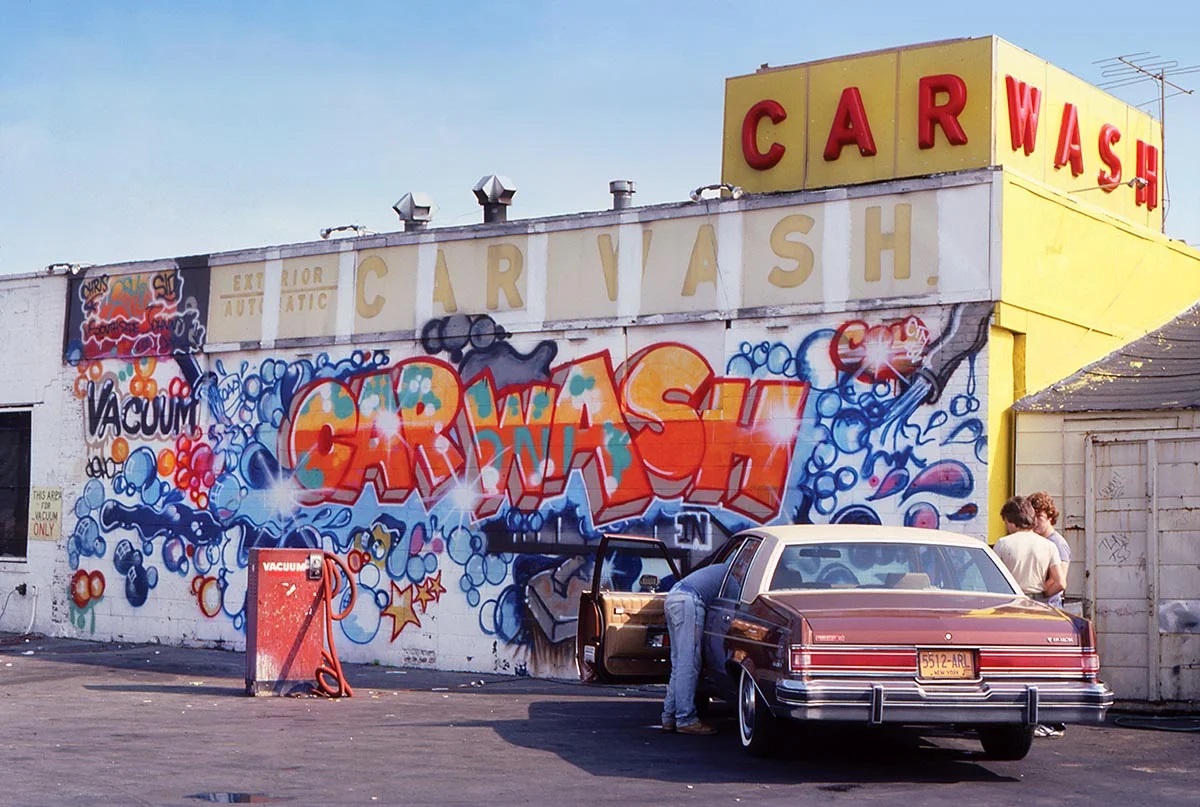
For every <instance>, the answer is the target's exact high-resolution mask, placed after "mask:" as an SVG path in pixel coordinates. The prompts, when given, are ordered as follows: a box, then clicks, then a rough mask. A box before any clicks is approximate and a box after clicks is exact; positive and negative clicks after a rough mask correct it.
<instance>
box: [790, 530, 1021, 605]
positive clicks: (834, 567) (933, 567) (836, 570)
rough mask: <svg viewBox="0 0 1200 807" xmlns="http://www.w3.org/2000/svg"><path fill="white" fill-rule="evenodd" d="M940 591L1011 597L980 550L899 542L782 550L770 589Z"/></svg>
mask: <svg viewBox="0 0 1200 807" xmlns="http://www.w3.org/2000/svg"><path fill="white" fill-rule="evenodd" d="M811 588H890V589H895V588H899V589H942V590H946V591H974V592H987V593H990V594H1012V593H1013V591H1012V587H1011V586H1010V585H1009V583H1008V581H1007V579H1006V578H1005V577H1004V574H1003V573H1002V572H1001V571H1000V569H999V568H998V567H997V566H996V564H995V563H994V562H993V561H992V559H991V557H989V556H988V553H987V551H986V550H985V549H983V548H982V547H963V546H937V545H919V544H901V543H894V542H888V543H862V542H856V543H824V544H800V545H796V546H789V547H787V548H786V549H784V550H783V553H782V554H781V555H780V558H779V562H778V563H777V565H776V567H775V573H774V574H773V575H772V577H771V590H772V591H782V590H788V589H811Z"/></svg>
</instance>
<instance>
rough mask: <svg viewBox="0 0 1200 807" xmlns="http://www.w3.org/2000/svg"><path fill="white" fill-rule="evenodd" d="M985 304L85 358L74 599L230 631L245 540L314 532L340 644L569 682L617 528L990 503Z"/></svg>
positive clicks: (93, 615)
mask: <svg viewBox="0 0 1200 807" xmlns="http://www.w3.org/2000/svg"><path fill="white" fill-rule="evenodd" d="M989 316H990V308H989V307H988V306H986V305H982V306H972V305H964V306H958V307H955V308H952V309H940V308H934V309H928V310H922V311H913V312H900V313H899V314H890V315H887V316H882V315H881V316H879V317H877V318H870V317H855V318H843V319H840V320H839V319H834V318H827V321H824V320H822V321H816V320H815V319H814V324H811V325H808V326H800V325H797V326H796V327H795V328H794V329H792V330H790V331H787V332H786V338H779V339H767V338H762V336H763V335H765V334H767V333H770V334H772V335H773V334H776V333H782V332H780V331H777V330H775V329H773V330H771V331H770V332H767V331H765V330H762V329H760V330H758V331H754V330H753V329H751V328H749V327H746V328H745V333H747V334H749V333H757V334H758V335H759V336H758V338H749V339H747V338H742V339H738V340H735V341H731V342H729V343H728V345H727V353H726V355H723V356H709V355H705V354H703V353H702V352H701V351H699V350H697V349H696V348H695V347H694V346H692V345H689V344H685V343H683V342H681V341H678V340H677V339H676V340H666V341H658V342H654V341H650V342H648V344H647V346H645V347H642V348H640V349H638V350H636V351H631V352H630V353H629V354H628V355H616V354H614V353H613V352H612V351H610V350H608V349H597V348H596V347H595V346H592V348H591V349H586V350H582V351H578V352H577V353H576V354H573V355H568V354H567V348H568V347H570V346H569V345H566V344H565V343H562V344H560V343H558V342H556V341H554V340H552V339H546V338H541V339H538V338H534V339H533V340H532V341H529V339H528V337H526V340H525V341H520V340H519V339H518V337H516V336H514V335H513V334H510V333H508V332H506V331H505V330H504V328H503V327H501V326H500V325H499V324H497V323H496V322H495V321H493V320H492V319H491V318H490V317H487V316H468V315H455V316H451V317H445V318H439V319H436V320H432V321H430V322H428V323H426V325H425V327H424V328H423V329H422V331H421V334H420V337H419V341H418V342H417V343H414V344H394V345H389V346H386V347H380V348H377V349H359V350H353V351H350V352H349V353H348V354H346V355H343V356H341V357H337V356H333V355H330V354H327V353H323V354H320V355H317V356H303V357H295V358H287V357H284V356H276V355H268V354H254V355H253V356H252V355H251V354H217V355H214V356H212V357H210V358H211V362H210V363H209V364H207V365H206V364H204V363H203V362H202V359H204V356H203V354H199V355H198V354H196V353H195V352H193V351H189V350H183V349H178V350H174V351H172V352H170V353H169V354H168V355H165V356H163V355H158V356H151V355H142V354H130V355H127V356H125V357H123V358H111V357H106V358H94V359H93V358H85V357H84V355H82V354H81V355H80V356H78V357H77V359H76V361H75V373H76V378H75V383H74V388H73V389H74V394H75V397H76V399H77V400H78V401H79V404H80V406H81V409H82V412H83V418H82V420H83V425H84V435H83V438H84V444H85V446H86V451H87V456H86V460H85V462H86V471H87V477H88V479H87V482H86V484H84V485H83V487H82V489H81V490H80V491H79V493H78V496H77V498H76V499H75V500H74V505H73V515H74V524H73V528H72V529H71V533H70V535H69V538H68V540H67V554H68V560H69V563H70V566H71V568H72V569H73V570H76V571H75V572H74V577H73V578H72V581H71V596H72V601H73V603H74V605H75V609H76V610H75V613H77V618H76V619H75V620H74V622H75V624H76V626H77V627H80V628H82V627H83V620H84V617H85V616H86V618H87V619H88V620H91V621H92V624H93V626H94V623H95V620H97V619H100V620H103V619H104V618H105V614H107V613H113V614H122V615H137V614H148V615H149V614H153V613H154V609H156V608H158V607H160V605H161V607H164V608H165V607H168V605H169V606H170V607H171V608H173V609H175V610H174V611H173V612H172V613H176V614H177V613H178V607H177V606H176V605H175V603H178V602H180V601H183V602H188V603H191V605H190V606H189V610H190V613H191V615H192V618H193V619H194V620H195V624H196V629H195V630H194V631H193V632H192V633H193V635H195V636H197V637H203V638H209V639H210V640H214V641H229V642H236V641H237V640H238V638H239V636H240V635H241V634H242V633H243V632H244V630H245V625H246V585H247V577H248V575H247V566H248V563H249V558H250V551H251V550H252V549H254V548H261V547H298V548H310V549H314V550H317V549H320V550H325V551H329V552H333V553H335V554H337V555H338V556H339V557H341V558H343V559H344V560H345V562H346V566H347V568H348V569H349V570H350V572H351V574H352V577H353V581H354V585H355V587H356V592H355V593H356V597H355V601H354V606H353V610H352V612H351V613H350V614H348V615H347V617H346V618H345V619H343V620H341V621H340V622H339V623H337V624H338V625H340V630H341V631H342V632H343V633H344V635H345V639H346V640H347V642H348V644H347V642H342V641H341V639H342V637H338V641H339V647H340V648H341V649H342V652H343V654H344V655H345V656H346V657H347V658H356V659H360V660H372V659H381V660H384V661H388V662H390V663H400V664H414V663H415V664H425V665H431V666H443V667H449V668H456V669H479V670H497V671H505V672H512V673H517V674H533V675H550V676H562V677H571V676H573V675H574V667H573V665H574V660H573V654H574V641H573V640H574V636H575V618H576V609H577V606H578V598H579V593H580V591H582V590H583V588H584V587H585V586H586V585H588V582H589V580H590V574H591V570H592V562H593V558H592V555H593V553H594V548H595V545H596V542H597V540H598V538H599V536H600V535H601V533H602V532H604V531H620V532H625V533H633V534H644V535H655V536H658V537H660V538H663V539H665V540H666V541H667V542H668V544H669V545H670V546H672V548H673V550H674V551H676V552H677V554H678V555H679V557H680V558H681V559H682V560H684V561H685V562H694V561H695V560H697V559H698V558H699V557H701V556H702V555H703V554H704V553H706V552H708V551H710V550H711V549H713V548H715V547H716V546H718V545H719V544H720V543H721V541H722V539H723V538H724V537H725V536H726V535H729V534H731V533H733V532H734V531H736V530H738V529H740V528H742V527H745V526H750V525H754V524H767V523H788V522H857V523H896V524H910V525H920V526H932V527H936V526H945V525H946V524H948V523H949V524H964V525H966V524H969V523H970V522H972V521H974V520H975V519H977V518H978V517H979V515H980V513H979V502H980V501H981V500H982V497H983V493H982V491H981V490H979V489H978V488H977V485H976V479H977V478H979V477H980V476H981V475H982V474H983V472H984V464H985V462H986V456H987V445H986V429H985V427H984V423H983V421H982V420H981V413H982V412H983V411H985V401H984V400H982V398H981V393H980V391H979V390H978V377H977V368H976V366H975V361H976V357H977V356H978V355H979V354H980V352H981V351H982V350H983V348H984V346H985V340H986V334H987V324H988V318H989ZM67 526H68V527H69V528H70V527H71V521H70V520H69V519H68V521H67ZM106 579H107V581H108V582H109V583H110V584H111V585H109V586H108V591H107V593H105V588H106V586H105V580H106ZM345 602H347V603H348V602H349V600H348V599H347V600H346V601H345ZM101 606H103V607H104V608H103V609H102V608H101ZM105 609H106V610H105ZM93 629H94V627H93Z"/></svg>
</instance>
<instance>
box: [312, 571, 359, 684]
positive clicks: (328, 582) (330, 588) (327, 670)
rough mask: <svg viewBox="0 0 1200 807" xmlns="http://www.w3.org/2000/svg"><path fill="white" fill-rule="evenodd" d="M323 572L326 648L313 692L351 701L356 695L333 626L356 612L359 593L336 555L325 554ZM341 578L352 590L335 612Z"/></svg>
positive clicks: (318, 668) (317, 671)
mask: <svg viewBox="0 0 1200 807" xmlns="http://www.w3.org/2000/svg"><path fill="white" fill-rule="evenodd" d="M324 572H325V573H324V574H323V575H322V576H321V586H322V589H323V591H324V595H325V647H323V648H322V649H321V666H319V667H317V670H316V676H317V683H316V685H315V686H314V687H313V691H315V692H316V693H317V694H319V695H325V696H326V697H329V698H349V697H351V696H353V695H354V690H353V689H351V688H350V682H349V681H347V680H346V675H345V673H343V672H342V663H341V662H340V661H339V660H338V657H337V649H336V648H335V647H334V646H333V623H334V621H335V620H342V619H345V618H346V617H347V616H349V615H350V612H351V611H353V610H354V600H355V597H356V596H357V593H356V591H355V588H354V580H353V579H352V578H351V577H350V570H349V569H347V568H346V565H345V564H344V563H342V560H341V558H339V557H338V556H337V555H333V554H330V553H329V552H326V553H325V569H324ZM339 575H340V577H339ZM342 579H345V581H346V585H347V586H348V587H349V590H350V599H349V602H347V603H346V607H345V608H344V609H342V610H341V611H339V612H337V613H334V610H333V597H334V595H335V594H337V593H338V591H339V590H340V589H341V587H342V585H341V580H342Z"/></svg>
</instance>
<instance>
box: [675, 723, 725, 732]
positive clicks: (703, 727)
mask: <svg viewBox="0 0 1200 807" xmlns="http://www.w3.org/2000/svg"><path fill="white" fill-rule="evenodd" d="M675 733H676V734H716V733H717V730H716V729H714V728H713V727H712V726H710V725H708V724H707V723H701V722H700V721H699V720H697V721H696V722H695V723H688V724H686V725H683V726H677V727H676V728H675Z"/></svg>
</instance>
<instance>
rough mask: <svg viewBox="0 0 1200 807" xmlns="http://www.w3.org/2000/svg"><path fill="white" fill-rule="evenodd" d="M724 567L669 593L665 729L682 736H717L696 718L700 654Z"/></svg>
mask: <svg viewBox="0 0 1200 807" xmlns="http://www.w3.org/2000/svg"><path fill="white" fill-rule="evenodd" d="M725 569H726V566H725V564H724V563H714V564H712V565H710V566H703V567H701V568H699V569H697V570H696V571H694V572H692V573H691V574H689V575H688V576H687V577H684V578H683V579H682V580H680V581H679V582H678V583H676V584H675V585H674V586H672V587H671V590H670V591H669V592H667V601H666V605H665V608H666V612H667V633H668V634H669V635H670V638H671V680H670V681H668V682H667V697H666V699H665V700H664V701H663V713H662V729H663V731H673V732H678V733H679V734H716V733H717V730H716V729H715V728H713V727H712V726H710V725H708V724H707V723H702V722H700V718H699V716H698V715H697V714H696V682H697V681H698V680H699V678H700V651H701V646H702V645H703V643H704V642H703V639H704V614H705V612H706V611H707V610H708V606H709V604H710V603H712V601H713V600H714V599H716V597H717V594H718V593H719V592H720V590H721V581H723V580H724V579H725Z"/></svg>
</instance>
